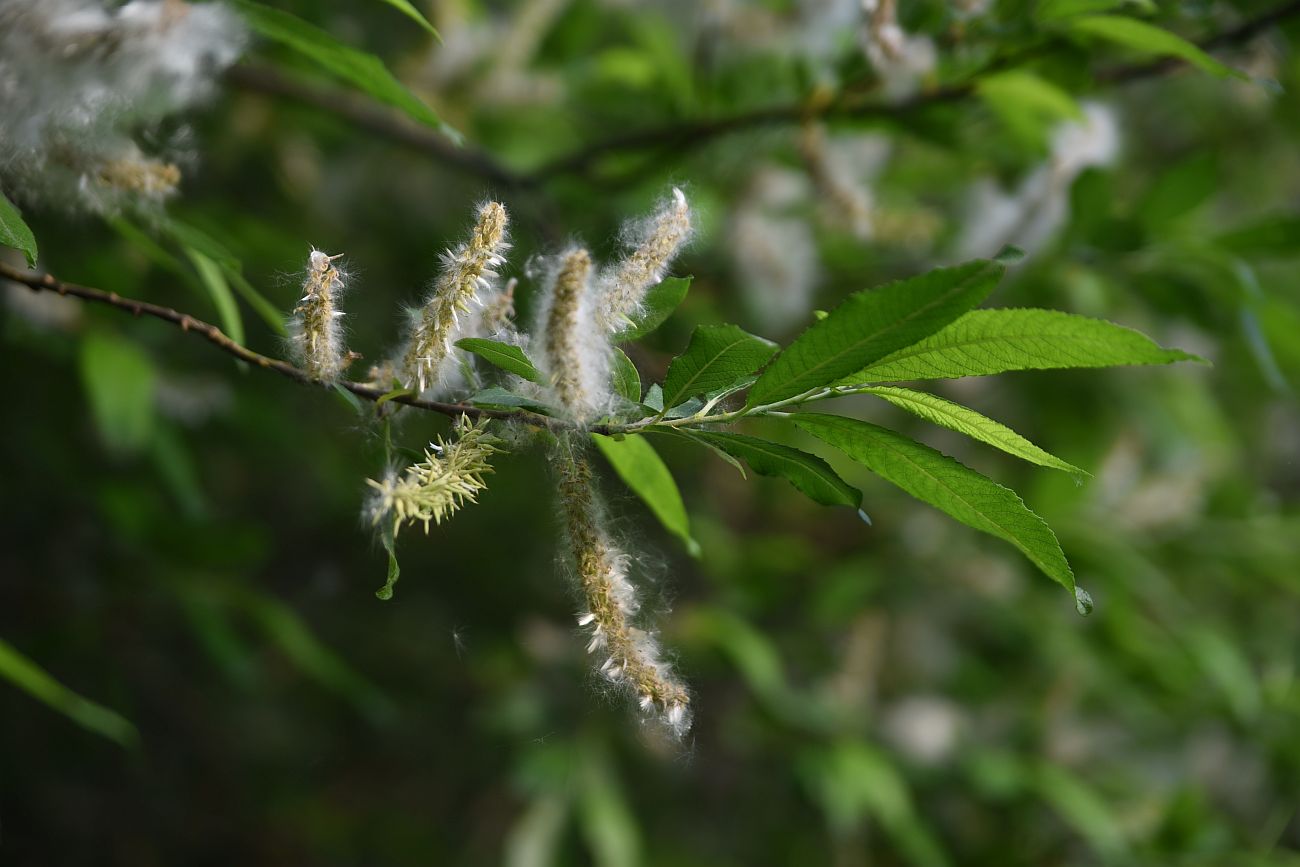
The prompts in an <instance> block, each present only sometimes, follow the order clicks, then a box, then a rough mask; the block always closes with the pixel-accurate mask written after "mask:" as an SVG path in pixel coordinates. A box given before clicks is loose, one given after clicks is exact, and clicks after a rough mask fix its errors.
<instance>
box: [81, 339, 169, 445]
mask: <svg viewBox="0 0 1300 867" xmlns="http://www.w3.org/2000/svg"><path fill="white" fill-rule="evenodd" d="M81 379H82V382H83V383H85V386H86V394H87V395H88V397H89V398H90V408H91V412H92V414H93V415H94V417H95V425H96V427H97V428H98V429H99V433H100V436H102V437H103V439H104V443H105V445H107V446H108V448H109V449H110V450H112V451H115V452H123V453H129V452H136V451H139V450H140V449H141V448H143V447H144V446H145V445H147V444H148V442H149V440H150V438H151V436H152V434H153V426H154V385H155V376H154V368H153V364H152V363H151V362H150V361H149V357H148V356H147V355H145V354H144V353H143V352H142V351H141V350H140V349H139V348H137V347H136V346H135V344H133V343H131V342H129V341H126V340H123V339H122V338H120V337H115V336H113V335H111V334H95V333H92V334H90V335H88V336H87V337H86V339H85V340H84V341H82V344H81Z"/></svg>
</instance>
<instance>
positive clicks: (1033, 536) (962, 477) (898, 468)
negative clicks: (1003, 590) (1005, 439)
mask: <svg viewBox="0 0 1300 867" xmlns="http://www.w3.org/2000/svg"><path fill="white" fill-rule="evenodd" d="M792 420H793V421H794V423H795V424H796V425H798V426H799V427H801V428H803V429H804V430H806V431H807V432H808V433H810V434H812V435H813V436H815V437H817V438H818V439H820V440H822V441H824V442H826V443H828V444H830V445H832V446H835V448H837V449H839V450H840V451H842V452H844V453H845V454H846V455H848V456H849V457H851V458H853V459H854V460H855V461H857V462H858V463H860V464H862V465H863V466H865V467H866V468H867V469H869V470H871V471H872V472H873V473H875V474H876V475H878V476H880V477H881V478H883V479H885V480H886V481H889V482H892V483H894V484H895V485H897V486H898V487H900V488H902V489H903V490H904V491H906V492H907V493H909V494H911V495H912V496H914V497H916V498H917V499H918V500H921V501H922V502H926V503H929V504H930V505H932V506H934V507H935V508H937V509H939V510H940V511H943V512H946V513H947V514H949V515H951V516H952V517H954V518H956V519H957V520H958V521H961V522H962V523H963V524H966V525H968V526H970V527H974V528H975V529H977V530H982V531H983V532H985V533H989V534H990V535H993V536H997V537H998V538H1001V539H1005V540H1006V541H1008V542H1010V543H1011V544H1012V545H1014V546H1016V547H1017V548H1019V549H1020V550H1021V551H1022V552H1023V553H1024V554H1025V556H1026V557H1028V558H1029V559H1030V560H1031V561H1032V562H1033V563H1034V565H1036V566H1037V567H1038V568H1039V569H1041V570H1043V572H1044V573H1045V574H1046V575H1047V576H1048V577H1050V578H1051V579H1053V580H1054V581H1056V582H1058V583H1059V584H1061V585H1062V586H1063V587H1065V588H1066V589H1067V590H1069V591H1071V592H1073V591H1074V572H1073V571H1072V570H1071V569H1070V564H1069V563H1068V562H1067V561H1066V559H1065V554H1064V553H1063V552H1062V551H1061V545H1060V542H1058V541H1057V539H1056V534H1055V533H1053V532H1052V529H1051V528H1050V527H1048V526H1047V524H1046V522H1044V521H1043V519H1042V518H1040V517H1038V515H1036V514H1034V513H1033V512H1031V511H1030V510H1029V507H1028V506H1026V505H1025V504H1024V502H1023V501H1022V500H1021V499H1020V497H1019V496H1018V495H1017V494H1016V493H1015V491H1012V490H1010V489H1009V488H1004V487H1002V486H1001V485H999V484H997V483H996V482H994V481H993V480H991V479H989V478H986V477H985V476H983V475H981V474H979V473H977V472H975V471H974V470H972V469H970V468H969V467H967V466H965V465H964V464H962V463H959V462H958V461H955V460H953V459H952V458H950V457H948V456H947V455H945V454H942V453H940V452H938V451H935V450H934V449H932V448H930V447H929V446H926V445H922V444H921V443H918V442H916V441H915V440H911V439H908V438H907V437H905V436H903V435H902V434H900V433H896V432H894V431H891V430H887V429H886V428H883V427H879V426H877V425H874V424H871V423H869V422H865V421H858V420H857V419H851V418H845V417H843V416H836V415H823V414H820V413H800V414H798V415H795V416H794V417H793V419H792Z"/></svg>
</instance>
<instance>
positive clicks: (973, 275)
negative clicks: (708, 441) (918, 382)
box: [747, 259, 1006, 406]
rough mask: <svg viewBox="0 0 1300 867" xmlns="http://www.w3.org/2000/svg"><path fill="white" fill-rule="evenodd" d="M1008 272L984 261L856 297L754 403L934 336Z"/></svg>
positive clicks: (806, 339) (766, 376)
mask: <svg viewBox="0 0 1300 867" xmlns="http://www.w3.org/2000/svg"><path fill="white" fill-rule="evenodd" d="M1005 270H1006V269H1005V268H1004V267H1003V266H1002V265H1001V264H1000V263H997V262H990V261H988V260H983V259H980V260H976V261H974V262H967V263H966V264H964V265H958V266H956V267H954V268H938V269H935V270H934V271H931V272H929V273H928V274H922V275H921V276H919V277H912V278H910V279H907V280H899V281H896V282H894V283H889V284H887V285H885V286H882V287H880V288H879V289H868V290H864V291H862V292H856V293H854V294H853V295H850V296H849V297H848V299H847V300H846V301H844V303H843V304H841V305H840V306H838V307H836V308H835V309H834V310H832V311H831V314H830V315H829V316H827V317H826V318H825V319H823V320H821V321H820V322H815V323H813V324H812V325H811V326H809V328H808V329H807V330H806V331H804V332H803V334H800V335H799V336H798V337H797V338H795V340H794V342H793V343H791V344H790V345H789V346H788V347H786V349H785V351H784V352H782V353H781V354H780V355H778V356H777V357H776V360H775V361H773V362H772V363H771V364H770V365H768V367H767V370H765V371H764V372H763V375H762V376H760V377H759V378H758V382H756V383H754V387H753V388H751V389H750V391H749V401H748V404H747V405H748V406H758V405H759V404H770V403H775V402H777V401H781V400H784V399H786V398H789V397H793V396H795V395H797V394H801V393H803V392H805V391H808V390H809V389H814V388H818V387H819V386H823V385H826V384H828V383H832V382H835V381H836V380H838V379H839V378H840V377H843V376H845V375H847V374H850V373H852V372H853V371H855V370H859V369H861V368H862V367H864V366H866V365H868V364H870V363H872V362H873V361H877V360H879V359H881V358H884V357H885V356H887V355H889V354H890V353H891V352H894V351H896V350H899V349H902V348H903V347H906V346H911V345H912V344H914V343H916V342H917V341H918V340H921V339H923V338H925V337H929V336H930V335H931V334H934V333H935V332H936V331H938V330H939V329H941V328H943V327H944V326H945V325H947V324H949V323H950V322H952V321H953V320H954V319H956V318H957V317H958V316H960V315H961V314H963V313H965V312H966V311H967V310H970V309H971V308H972V307H974V306H975V305H976V304H979V303H980V302H981V301H983V300H984V299H985V298H986V297H987V296H988V294H989V293H990V292H992V291H993V287H994V286H996V285H997V283H998V280H1000V279H1001V278H1002V274H1003V273H1004V271H1005Z"/></svg>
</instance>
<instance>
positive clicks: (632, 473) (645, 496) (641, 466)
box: [591, 433, 700, 555]
mask: <svg viewBox="0 0 1300 867" xmlns="http://www.w3.org/2000/svg"><path fill="white" fill-rule="evenodd" d="M591 438H592V439H593V440H595V442H596V447H597V448H599V449H600V452H601V454H603V455H604V456H605V459H606V460H607V461H609V464H610V466H612V467H613V468H614V471H615V472H616V473H618V475H619V478H621V479H622V480H623V481H624V482H626V483H627V486H628V487H629V488H631V489H632V491H633V492H634V493H635V494H636V495H637V496H638V497H640V498H641V499H642V500H643V501H644V502H645V504H646V505H647V506H649V507H650V511H651V512H654V515H655V517H656V518H658V519H659V523H661V524H663V525H664V529H666V530H667V531H668V532H670V533H672V534H673V535H674V536H676V537H677V538H679V539H681V540H682V543H683V544H684V545H686V549H687V550H688V551H690V552H691V554H692V555H698V554H699V550H700V546H699V545H698V544H697V543H696V541H695V540H694V539H693V538H691V525H690V520H689V519H688V518H687V517H686V506H685V505H684V504H683V503H682V495H681V493H680V492H679V491H678V490H677V483H676V482H675V481H673V474H672V473H670V472H669V471H668V467H667V466H665V465H664V462H663V459H662V458H660V457H659V453H658V452H656V451H655V450H654V446H652V445H650V443H649V442H647V441H646V439H645V437H642V436H638V435H636V434H628V435H626V436H624V437H623V438H622V439H615V438H614V437H607V436H602V435H601V434H596V433H594V434H592V435H591Z"/></svg>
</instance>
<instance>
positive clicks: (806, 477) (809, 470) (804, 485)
mask: <svg viewBox="0 0 1300 867" xmlns="http://www.w3.org/2000/svg"><path fill="white" fill-rule="evenodd" d="M652 430H653V429H652ZM677 432H678V433H680V434H683V435H685V436H688V437H690V438H691V439H693V440H697V441H699V442H702V443H706V444H708V445H711V446H715V447H717V448H719V449H721V450H722V451H724V452H726V453H727V454H729V455H731V456H732V457H736V458H740V459H741V460H743V461H744V462H745V463H747V464H749V466H750V469H752V470H753V471H754V472H756V473H758V474H759V475H761V476H779V477H781V478H783V479H786V480H787V481H788V482H790V484H792V485H794V486H795V487H796V488H798V489H799V490H800V491H802V492H803V493H804V494H806V495H807V496H808V497H809V498H810V499H811V500H813V501H814V502H817V503H821V504H822V505H823V506H848V507H849V508H852V509H856V508H858V506H860V505H862V492H861V491H859V490H858V489H857V488H855V487H853V486H852V485H850V484H849V483H848V482H846V481H844V480H843V479H841V478H840V477H839V474H838V473H836V472H835V470H833V469H831V465H830V464H828V463H826V461H824V460H822V459H821V458H819V457H817V456H816V455H810V454H808V453H807V452H803V451H800V450H799V449H796V448H791V447H790V446H787V445H782V444H781V443H774V442H771V441H769V440H763V439H759V438H757V437H751V436H745V435H744V434H734V433H719V432H717V431H702V430H692V431H685V430H678V431H677Z"/></svg>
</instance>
